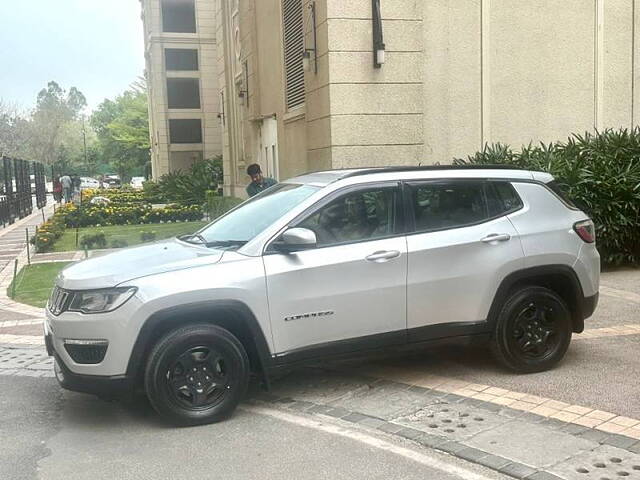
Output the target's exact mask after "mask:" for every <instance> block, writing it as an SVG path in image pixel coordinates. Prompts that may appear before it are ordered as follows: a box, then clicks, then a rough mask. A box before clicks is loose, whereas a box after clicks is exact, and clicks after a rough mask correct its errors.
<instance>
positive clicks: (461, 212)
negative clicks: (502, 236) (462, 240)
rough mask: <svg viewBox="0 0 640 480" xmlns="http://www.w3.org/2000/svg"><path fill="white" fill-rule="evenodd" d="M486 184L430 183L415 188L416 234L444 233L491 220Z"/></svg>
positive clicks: (463, 182) (413, 197)
mask: <svg viewBox="0 0 640 480" xmlns="http://www.w3.org/2000/svg"><path fill="white" fill-rule="evenodd" d="M483 185H484V182H467V181H461V182H430V183H425V184H422V185H414V186H413V187H412V199H413V208H414V212H415V222H416V230H417V231H429V230H443V229H447V228H456V227H462V226H464V225H470V224H474V223H479V222H482V221H484V220H487V219H488V218H489V214H488V211H487V204H486V201H485V195H484V188H483Z"/></svg>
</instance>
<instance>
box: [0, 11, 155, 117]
mask: <svg viewBox="0 0 640 480" xmlns="http://www.w3.org/2000/svg"><path fill="white" fill-rule="evenodd" d="M0 26H1V27H0V100H2V101H3V102H6V103H10V104H12V105H16V106H18V107H20V108H22V109H30V108H32V107H33V106H34V105H35V101H36V96H37V94H38V92H39V91H40V90H41V89H42V88H44V87H46V85H47V82H49V81H50V80H55V81H56V82H58V83H59V84H60V86H61V87H63V88H64V89H67V90H68V89H69V88H70V87H76V88H78V89H79V90H80V91H81V92H82V93H83V94H84V95H85V96H86V97H87V103H88V104H89V110H92V109H94V108H95V107H97V106H98V105H99V104H100V102H102V101H103V100H104V99H105V98H113V97H115V96H116V95H118V94H119V93H121V92H122V91H124V90H126V89H127V87H128V86H129V85H130V84H131V83H132V82H134V81H135V80H136V79H137V77H139V76H141V75H142V74H143V71H144V41H143V34H142V21H141V20H140V2H139V0H0Z"/></svg>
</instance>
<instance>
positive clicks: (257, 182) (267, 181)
mask: <svg viewBox="0 0 640 480" xmlns="http://www.w3.org/2000/svg"><path fill="white" fill-rule="evenodd" d="M247 175H249V176H250V177H251V183H250V184H249V185H247V195H249V197H253V196H254V195H257V194H259V193H260V192H262V191H264V190H266V189H267V188H269V187H271V186H273V185H275V184H276V183H278V182H276V181H275V180H274V179H273V178H269V177H263V176H262V170H261V169H260V165H258V164H257V163H254V164H252V165H249V167H248V168H247Z"/></svg>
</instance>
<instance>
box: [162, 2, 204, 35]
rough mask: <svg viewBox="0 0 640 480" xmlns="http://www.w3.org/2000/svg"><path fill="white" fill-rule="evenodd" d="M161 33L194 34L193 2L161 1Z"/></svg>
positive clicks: (194, 10) (194, 13) (194, 8)
mask: <svg viewBox="0 0 640 480" xmlns="http://www.w3.org/2000/svg"><path fill="white" fill-rule="evenodd" d="M162 31H163V32H171V33H196V6H195V1H194V0H162Z"/></svg>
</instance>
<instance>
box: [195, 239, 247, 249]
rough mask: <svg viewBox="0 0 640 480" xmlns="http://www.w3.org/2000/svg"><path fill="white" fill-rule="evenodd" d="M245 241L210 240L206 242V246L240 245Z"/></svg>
mask: <svg viewBox="0 0 640 480" xmlns="http://www.w3.org/2000/svg"><path fill="white" fill-rule="evenodd" d="M245 243H247V241H246V240H214V241H212V242H206V243H205V245H206V246H207V247H241V246H242V245H244V244H245Z"/></svg>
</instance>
